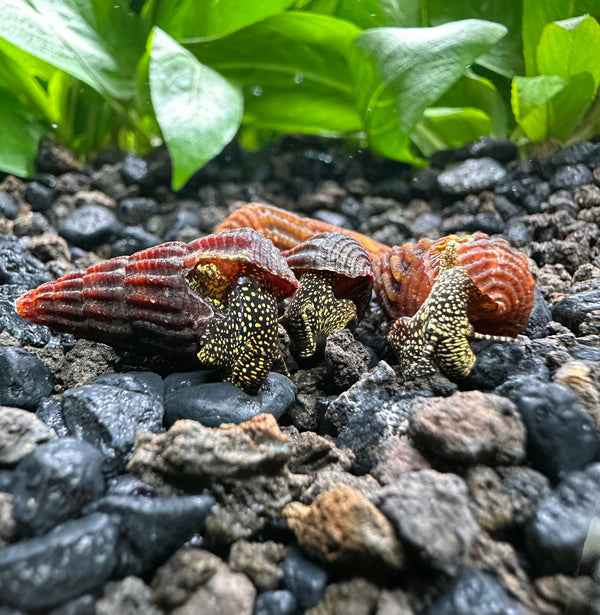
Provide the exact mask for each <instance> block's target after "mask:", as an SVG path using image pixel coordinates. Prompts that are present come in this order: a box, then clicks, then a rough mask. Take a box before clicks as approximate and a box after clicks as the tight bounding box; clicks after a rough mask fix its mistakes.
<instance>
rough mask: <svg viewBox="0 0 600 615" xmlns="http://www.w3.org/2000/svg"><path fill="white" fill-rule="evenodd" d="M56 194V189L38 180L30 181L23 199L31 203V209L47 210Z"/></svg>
mask: <svg viewBox="0 0 600 615" xmlns="http://www.w3.org/2000/svg"><path fill="white" fill-rule="evenodd" d="M55 196H56V190H55V189H54V188H50V187H48V186H44V184H41V183H40V182H36V181H32V182H29V183H28V184H27V188H26V189H25V200H26V201H27V202H28V203H29V204H30V205H31V210H32V211H48V210H49V209H50V207H52V202H53V201H54V197H55Z"/></svg>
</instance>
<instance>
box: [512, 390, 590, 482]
mask: <svg viewBox="0 0 600 615" xmlns="http://www.w3.org/2000/svg"><path fill="white" fill-rule="evenodd" d="M507 394H508V397H510V398H511V399H512V400H513V401H514V403H515V404H516V405H517V408H518V409H519V412H520V413H521V416H522V417H523V422H524V423H525V427H526V429H527V457H528V459H529V460H530V462H531V465H533V467H534V468H536V469H537V470H539V471H540V472H543V473H544V474H546V476H548V477H550V478H551V479H557V478H559V477H560V476H561V475H562V474H564V473H567V472H571V471H573V470H580V469H582V468H584V467H585V466H586V465H587V464H589V463H591V462H592V461H594V460H595V459H596V458H597V455H598V453H599V452H600V434H599V432H598V429H597V427H596V425H595V422H594V419H593V418H592V417H591V415H590V414H589V413H588V412H586V411H585V409H584V408H582V407H581V406H580V405H579V403H578V402H577V397H576V396H575V393H573V392H572V391H570V390H569V389H568V388H566V387H564V386H562V385H559V384H554V383H545V382H539V381H536V380H529V381H527V382H525V383H523V384H522V385H521V386H517V387H515V388H514V389H512V390H510V391H508V393H507Z"/></svg>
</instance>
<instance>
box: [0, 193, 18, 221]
mask: <svg viewBox="0 0 600 615" xmlns="http://www.w3.org/2000/svg"><path fill="white" fill-rule="evenodd" d="M18 214H19V204H18V203H17V202H16V201H15V200H14V199H13V198H12V196H10V194H8V193H7V192H4V191H0V217H4V218H8V219H9V220H14V219H15V218H16V217H17V215H18Z"/></svg>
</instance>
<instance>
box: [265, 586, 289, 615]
mask: <svg viewBox="0 0 600 615" xmlns="http://www.w3.org/2000/svg"><path fill="white" fill-rule="evenodd" d="M297 609H298V601H297V600H296V597H295V596H294V594H292V592H291V591H289V590H287V589H275V590H273V591H266V592H262V594H259V595H258V596H257V597H256V602H255V603H254V615H295V614H296V613H297Z"/></svg>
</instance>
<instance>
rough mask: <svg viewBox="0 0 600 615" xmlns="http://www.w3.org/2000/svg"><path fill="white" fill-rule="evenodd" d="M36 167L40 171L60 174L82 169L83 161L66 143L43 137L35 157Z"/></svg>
mask: <svg viewBox="0 0 600 615" xmlns="http://www.w3.org/2000/svg"><path fill="white" fill-rule="evenodd" d="M35 168H36V169H37V170H38V172H40V173H52V174H53V175H60V174H62V173H67V172H69V171H82V170H83V163H82V162H81V161H80V160H77V158H76V156H75V154H74V153H73V152H72V151H71V150H70V149H68V148H67V147H65V146H64V145H60V144H59V143H57V142H56V141H53V140H52V139H50V138H48V137H42V138H41V139H40V143H39V146H38V152H37V156H36V158H35Z"/></svg>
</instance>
